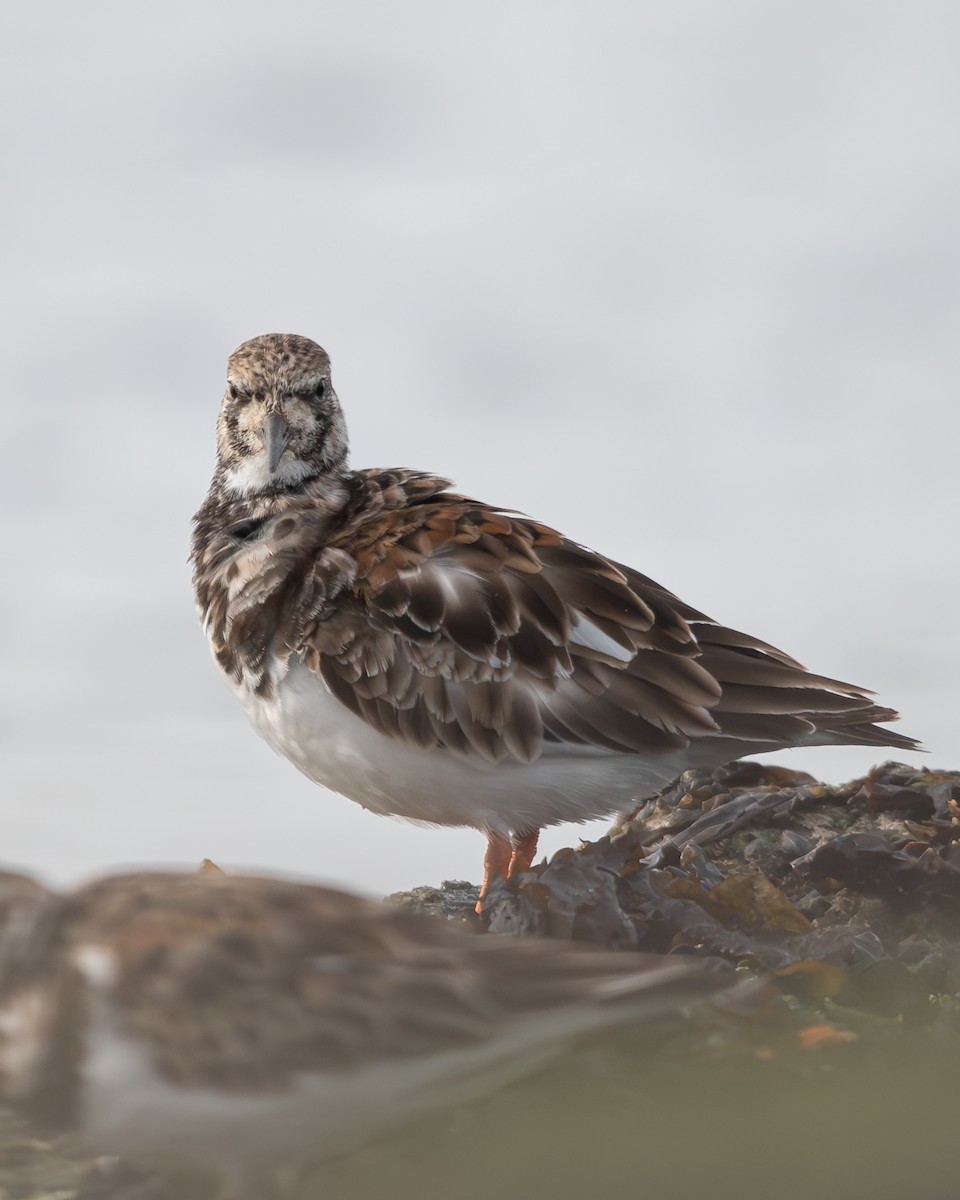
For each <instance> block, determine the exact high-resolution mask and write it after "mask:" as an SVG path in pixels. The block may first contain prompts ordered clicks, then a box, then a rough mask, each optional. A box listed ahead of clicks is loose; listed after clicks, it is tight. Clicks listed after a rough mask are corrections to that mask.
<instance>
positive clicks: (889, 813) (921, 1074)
mask: <svg viewBox="0 0 960 1200" xmlns="http://www.w3.org/2000/svg"><path fill="white" fill-rule="evenodd" d="M476 898H477V888H476V887H475V886H474V885H472V884H469V883H464V882H447V883H444V884H443V885H442V886H441V887H439V888H433V887H420V888H416V889H414V890H413V891H412V892H407V893H401V894H398V895H395V896H392V897H389V899H390V901H391V902H393V903H397V904H402V905H405V906H408V907H411V908H414V909H417V910H420V911H425V912H428V913H432V914H434V915H436V916H438V917H445V918H447V919H450V920H456V921H460V922H462V923H464V924H465V925H467V926H469V927H471V928H473V929H475V930H476V932H477V934H478V936H483V935H484V933H485V931H486V930H487V929H489V930H491V931H494V932H499V933H510V934H523V935H532V936H541V935H551V936H558V937H565V938H574V939H579V940H583V941H590V942H596V943H599V944H601V945H605V946H619V947H624V948H631V947H633V948H637V949H643V950H653V951H658V952H661V953H674V954H697V955H702V956H705V957H708V958H714V959H717V960H722V961H723V962H724V963H726V964H732V965H733V966H736V967H737V968H738V969H739V970H740V971H741V972H742V973H743V974H744V975H745V976H748V977H749V976H750V975H759V976H761V977H762V978H764V979H767V980H770V981H772V982H773V983H775V984H776V986H777V988H778V989H780V992H782V993H783V997H784V998H783V999H778V998H777V993H776V992H774V993H773V994H774V999H775V1007H776V1008H777V1009H778V1010H779V1011H772V1010H771V1007H770V1005H765V1004H762V1003H761V1004H759V1005H758V1004H756V1003H753V1002H752V1003H751V1004H749V1005H747V1006H746V1007H745V1008H743V1009H742V1010H737V1009H736V1008H733V1007H732V1008H729V1009H728V1010H726V1011H723V1012H720V1013H718V1017H717V1021H716V1022H715V1023H714V1024H713V1025H704V1024H702V1023H701V1024H700V1025H696V1024H693V1025H691V1027H690V1029H689V1031H688V1032H687V1033H686V1034H684V1035H683V1036H682V1037H679V1038H673V1039H671V1040H670V1041H669V1043H666V1044H665V1045H664V1046H662V1047H659V1048H656V1047H655V1048H651V1047H650V1046H649V1044H646V1043H641V1042H639V1041H637V1040H636V1039H633V1040H631V1038H630V1037H629V1032H628V1031H627V1032H625V1033H623V1034H622V1035H621V1036H620V1038H619V1042H618V1043H617V1045H616V1046H615V1047H614V1049H612V1050H611V1049H610V1048H609V1047H608V1048H607V1049H606V1051H605V1052H604V1055H603V1058H602V1060H591V1059H590V1058H589V1056H588V1058H587V1060H586V1061H587V1067H586V1074H584V1068H583V1066H582V1065H581V1066H579V1067H577V1066H576V1065H571V1064H567V1065H566V1066H559V1067H557V1068H556V1069H555V1070H554V1071H553V1072H552V1073H548V1074H547V1075H546V1076H544V1077H543V1078H541V1079H539V1080H531V1081H528V1082H526V1083H524V1084H522V1085H519V1086H518V1087H514V1088H511V1089H510V1090H509V1091H508V1092H507V1093H504V1094H503V1095H502V1096H500V1097H495V1098H492V1099H490V1100H488V1101H486V1102H484V1103H483V1104H481V1105H479V1106H476V1105H475V1106H471V1109H470V1114H469V1117H468V1118H467V1119H466V1122H465V1124H463V1123H458V1117H457V1114H456V1113H453V1114H450V1116H449V1120H448V1121H446V1122H444V1121H439V1122H438V1121H436V1120H435V1121H434V1122H433V1123H431V1124H429V1125H426V1126H424V1128H423V1129H422V1130H420V1131H417V1130H413V1131H411V1132H410V1133H408V1134H406V1135H404V1137H403V1138H400V1139H394V1140H393V1141H392V1142H390V1143H386V1144H383V1145H378V1146H374V1147H370V1148H368V1149H367V1150H365V1151H363V1152H362V1153H360V1154H358V1155H351V1156H350V1157H349V1158H348V1159H345V1160H343V1162H342V1163H338V1164H333V1165H332V1166H329V1167H327V1168H325V1169H324V1171H323V1173H322V1174H321V1175H320V1176H318V1178H317V1180H316V1181H315V1182H314V1183H311V1184H307V1185H305V1186H304V1188H303V1189H301V1190H298V1191H297V1193H296V1197H295V1200H313V1197H317V1198H319V1197H320V1196H331V1195H335V1196H337V1198H338V1200H361V1198H362V1200H386V1198H387V1197H389V1198H390V1200H405V1198H407V1197H409V1200H432V1197H433V1196H440V1195H452V1194H456V1195H458V1196H459V1197H460V1198H461V1200H473V1198H474V1197H476V1200H481V1198H483V1200H486V1197H487V1196H489V1195H490V1194H491V1192H493V1193H496V1194H497V1195H499V1196H501V1197H502V1200H512V1198H514V1197H517V1198H520V1197H525V1196H527V1195H529V1194H531V1193H532V1191H533V1190H534V1189H536V1191H537V1193H538V1194H541V1193H544V1192H545V1193H546V1194H549V1195H550V1196H551V1197H552V1200H566V1198H567V1197H568V1196H569V1197H571V1198H572V1197H574V1196H576V1197H578V1198H579V1197H580V1196H582V1195H583V1194H584V1192H585V1191H590V1190H593V1191H598V1190H599V1191H602V1192H603V1194H604V1195H607V1196H610V1197H611V1198H612V1200H621V1197H622V1198H623V1200H627V1198H628V1197H629V1200H634V1198H635V1196H636V1195H638V1194H641V1191H642V1194H656V1195H661V1196H663V1197H665V1198H666V1200H687V1198H688V1197H689V1196H690V1195H693V1194H700V1192H701V1191H704V1190H706V1191H708V1192H709V1194H711V1195H714V1196H717V1197H718V1198H719V1200H723V1198H724V1197H725V1196H727V1195H730V1196H731V1197H732V1196H734V1195H736V1196H737V1197H738V1200H742V1198H743V1197H750V1196H752V1195H757V1196H758V1197H759V1196H761V1195H767V1194H769V1186H770V1182H769V1181H770V1178H771V1177H774V1176H775V1178H776V1181H777V1191H778V1194H779V1195H780V1196H781V1197H782V1198H784V1200H791V1198H793V1197H797V1200H800V1198H805V1197H806V1196H808V1195H809V1194H810V1192H811V1191H812V1190H813V1189H814V1188H816V1189H817V1190H822V1186H821V1185H822V1181H823V1180H824V1179H827V1178H829V1180H831V1181H832V1184H831V1187H830V1188H828V1190H836V1191H842V1192H843V1194H844V1195H846V1196H849V1197H858V1196H861V1195H862V1196H864V1197H866V1196H868V1195H869V1196H870V1197H871V1200H886V1198H887V1197H889V1198H890V1200H894V1197H895V1198H896V1200H899V1197H900V1196H901V1195H902V1194H904V1191H905V1190H906V1191H908V1192H909V1194H910V1195H911V1196H912V1197H913V1198H914V1200H925V1198H926V1197H930V1200H933V1198H934V1197H936V1200H939V1198H940V1197H941V1196H942V1195H946V1194H951V1193H950V1191H949V1189H948V1190H945V1189H947V1179H946V1176H945V1174H944V1173H945V1172H946V1175H950V1174H951V1172H952V1162H951V1159H950V1156H949V1154H941V1153H940V1148H944V1147H946V1146H947V1145H948V1144H950V1141H949V1139H950V1138H952V1121H953V1117H952V1112H953V1107H954V1105H953V1104H952V1102H951V1100H950V1098H951V1097H952V1098H954V1099H955V1088H956V1082H955V1081H956V1079H958V1078H960V920H958V915H960V772H948V771H934V770H916V769H914V768H910V767H906V766H902V765H900V764H896V763H887V764H884V765H883V766H880V767H877V768H876V769H875V770H874V771H872V772H871V773H870V774H869V775H867V776H865V777H864V778H862V779H856V780H853V781H852V782H850V783H847V784H844V785H841V786H838V787H828V786H826V785H824V784H820V783H817V782H816V781H815V780H814V779H812V778H811V777H810V776H809V775H805V774H803V773H801V772H794V771H789V770H785V769H783V768H779V767H777V768H773V767H766V766H763V765H762V764H757V763H738V764H734V765H732V766H730V767H725V768H721V769H717V770H712V771H693V772H688V773H687V774H686V775H684V776H683V777H682V778H681V779H680V780H679V781H678V782H677V783H676V784H675V785H673V786H671V787H670V788H668V789H667V790H666V791H665V792H663V793H662V794H661V795H660V796H658V797H657V798H655V799H654V800H651V801H649V802H648V803H647V804H645V805H644V806H643V807H642V808H641V809H640V810H638V812H637V813H636V814H634V815H633V817H632V818H631V819H630V820H628V821H626V822H624V823H623V824H622V825H620V826H619V827H617V828H616V829H615V830H614V831H612V832H611V834H610V835H609V836H607V837H603V838H601V839H599V840H598V841H597V842H593V843H585V844H583V845H582V846H581V847H580V848H579V849H576V850H563V851H560V852H559V853H557V854H556V855H554V857H553V858H552V860H551V861H550V862H549V863H542V864H540V865H538V866H536V867H535V868H534V869H533V870H531V871H530V872H527V873H525V874H523V875H521V876H519V877H517V878H515V879H513V880H509V881H503V882H501V883H499V884H498V885H497V886H496V888H495V889H494V891H493V892H492V893H491V896H490V899H489V902H488V905H487V910H486V912H485V913H484V916H483V917H482V918H480V917H477V916H476V914H475V913H474V912H473V906H474V904H475V902H476ZM726 969H728V970H729V969H730V968H729V966H727V968H726ZM770 990H772V989H770ZM590 1053H600V1051H591V1052H590ZM591 1061H594V1062H595V1065H594V1066H591V1065H590V1063H591ZM596 1061H602V1066H596ZM591 1072H592V1073H591ZM461 1125H462V1127H461ZM692 1131H697V1132H696V1134H695V1135H694V1133H693V1132H692ZM438 1133H439V1135H440V1136H438ZM531 1144H541V1145H543V1146H546V1145H549V1146H550V1151H549V1154H547V1153H546V1152H542V1153H539V1154H533V1155H531V1153H530V1146H531ZM761 1144H762V1145H764V1146H765V1147H766V1148H767V1149H766V1156H765V1157H763V1158H761V1159H757V1158H756V1155H755V1153H754V1151H755V1148H756V1146H757V1145H761ZM491 1145H495V1146H497V1147H498V1152H497V1155H496V1156H495V1157H494V1159H493V1160H491V1158H490V1150H489V1147H490V1146H491ZM567 1146H569V1147H570V1150H571V1155H572V1157H571V1155H566V1153H565V1147H567ZM811 1146H815V1147H816V1149H815V1152H813V1151H811V1150H810V1149H809V1147H811ZM471 1155H474V1157H475V1158H476V1159H477V1161H476V1162H473V1164H472V1166H471V1165H470V1163H471V1161H472V1160H471ZM938 1155H939V1157H938ZM941 1159H942V1165H943V1170H942V1171H940V1169H939V1168H938V1167H937V1166H936V1164H937V1163H938V1162H940V1160H941ZM719 1163H730V1164H734V1166H732V1167H731V1168H730V1169H729V1170H728V1172H727V1175H726V1176H723V1175H722V1173H721V1174H720V1175H718V1164H719ZM754 1163H756V1167H757V1169H756V1171H753V1174H751V1171H752V1170H753V1167H752V1165H751V1164H754ZM638 1164H639V1165H638ZM498 1171H499V1175H498V1174H497V1172H498ZM771 1171H772V1172H773V1173H774V1175H773V1176H772V1175H771ZM938 1172H939V1173H938ZM754 1175H755V1176H756V1178H755V1179H754ZM640 1179H642V1180H643V1181H644V1187H643V1189H641V1190H638V1187H639V1184H638V1180H640ZM621 1185H622V1186H621ZM950 1187H952V1176H951V1182H950ZM471 1189H473V1190H471ZM174 1197H175V1200H194V1196H193V1194H192V1193H191V1192H190V1186H189V1183H188V1182H185V1183H184V1184H183V1186H182V1187H181V1186H180V1185H179V1184H178V1185H177V1188H176V1190H175V1191H174V1192H171V1191H170V1189H169V1185H167V1186H166V1190H164V1186H162V1185H158V1183H157V1181H155V1180H151V1179H144V1178H142V1177H138V1176H136V1175H133V1174H131V1173H128V1172H127V1171H125V1170H124V1169H123V1168H122V1167H121V1166H120V1165H119V1164H110V1163H93V1162H90V1161H72V1160H71V1159H70V1158H69V1157H67V1156H64V1155H63V1154H61V1153H60V1151H59V1150H58V1148H57V1146H56V1145H55V1144H48V1143H45V1142H42V1141H38V1140H36V1139H34V1138H33V1137H31V1135H30V1133H29V1131H27V1130H25V1129H24V1127H23V1126H21V1125H20V1124H18V1123H16V1122H14V1121H13V1119H12V1118H9V1117H4V1115H3V1114H2V1113H0V1200H174ZM195 1200H201V1195H200V1194H199V1193H197V1194H196V1197H195Z"/></svg>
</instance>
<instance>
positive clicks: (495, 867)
mask: <svg viewBox="0 0 960 1200" xmlns="http://www.w3.org/2000/svg"><path fill="white" fill-rule="evenodd" d="M539 840H540V830H539V829H535V830H534V831H533V833H525V834H523V835H522V836H520V837H516V836H515V837H512V838H506V837H504V836H503V835H502V834H500V833H491V834H488V836H487V853H486V854H485V855H484V858H483V886H482V887H481V888H480V899H479V900H478V901H477V909H476V911H477V912H478V913H482V912H483V898H484V896H486V894H487V892H488V891H489V890H490V881H491V880H492V879H494V878H495V877H496V876H498V875H499V876H501V877H502V878H505V879H509V878H510V877H511V876H513V875H517V874H519V873H520V872H521V871H529V870H530V867H531V866H532V865H533V856H534V855H535V854H536V852H537V842H538V841H539Z"/></svg>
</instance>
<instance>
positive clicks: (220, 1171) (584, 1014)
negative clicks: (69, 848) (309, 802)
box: [0, 871, 740, 1200]
mask: <svg viewBox="0 0 960 1200" xmlns="http://www.w3.org/2000/svg"><path fill="white" fill-rule="evenodd" d="M729 988H730V981H729V977H728V976H725V975H724V974H722V973H719V974H718V973H716V972H713V971H711V970H710V969H709V968H708V966H707V964H705V963H704V962H702V961H698V960H696V959H694V958H691V957H687V956H680V955H658V954H641V953H638V952H636V951H632V950H605V949H601V948H599V947H596V946H585V945H583V944H578V943H574V942H569V941H560V940H553V941H552V940H550V939H527V938H519V937H508V936H498V935H496V934H477V933H475V932H471V931H469V930H466V929H463V928H461V927H460V926H459V925H455V924H454V923H452V922H450V921H447V920H444V919H441V918H437V917H431V916H427V915H425V914H422V913H414V912H410V911H405V910H403V909H401V908H399V907H397V906H395V905H389V904H386V903H382V902H378V901H373V900H369V899H366V898H362V897H359V896H355V895H352V894H349V893H346V892H342V891H337V890H333V889H330V888H326V887H322V886H319V885H315V884H307V883H298V882H293V881H290V880H284V879H276V878H267V877H257V876H233V875H225V874H196V873H192V874H188V873H185V872H184V873H174V872H139V873H131V874H121V875H112V876H107V877H105V878H101V879H98V880H95V881H93V882H91V883H88V884H86V885H84V886H81V887H80V888H78V889H77V890H75V891H73V892H68V893H65V894H60V893H56V892H53V891H51V890H49V889H48V888H46V887H45V886H43V885H42V884H41V883H39V882H37V881H36V880H34V879H33V878H31V877H29V876H27V875H23V874H18V873H16V872H14V871H3V872H0V1101H2V1102H3V1103H4V1104H5V1105H7V1106H8V1107H12V1108H14V1109H15V1110H16V1111H17V1112H19V1114H20V1115H21V1116H22V1117H23V1118H24V1119H25V1120H27V1121H28V1122H30V1123H31V1126H32V1128H33V1129H35V1130H36V1131H37V1132H38V1133H41V1134H43V1135H45V1136H50V1135H56V1136H58V1138H60V1139H62V1145H63V1148H64V1150H65V1151H67V1152H72V1153H74V1154H81V1153H82V1154H93V1155H98V1156H107V1155H109V1156H116V1157H119V1158H120V1159H121V1160H122V1161H123V1162H124V1163H125V1164H126V1165H127V1166H129V1167H132V1168H135V1169H138V1170H140V1171H146V1172H148V1173H150V1174H151V1175H152V1174H153V1173H158V1175H159V1177H160V1179H161V1180H163V1179H164V1178H167V1179H172V1178H176V1177H182V1176H183V1175H187V1176H189V1177H190V1178H191V1179H193V1178H199V1179H201V1180H207V1181H208V1183H209V1186H208V1187H207V1188H206V1189H205V1190H204V1192H203V1194H204V1195H207V1196H217V1197H218V1198H219V1200H263V1198H264V1197H266V1196H271V1195H283V1194H287V1193H288V1192H289V1191H291V1190H292V1189H293V1188H294V1187H295V1186H296V1182H297V1173H298V1172H301V1173H302V1171H303V1170H305V1169H308V1168H310V1167H313V1166H316V1165H317V1164H322V1163H324V1162H326V1161H329V1160H330V1159H331V1158H334V1157H338V1156H340V1155H341V1154H345V1153H349V1152H350V1151H352V1150H353V1149H356V1148H360V1147H362V1146H363V1145H364V1144H366V1143H369V1142H371V1141H374V1140H377V1139H378V1138H381V1137H383V1136H385V1135H387V1134H389V1133H392V1132H395V1131H396V1130H397V1129H398V1128H400V1127H402V1126H403V1125H404V1124H406V1123H408V1122H415V1121H416V1120H417V1119H418V1118H427V1117H431V1116H433V1117H435V1116H436V1115H437V1114H439V1113H441V1112H443V1111H444V1110H445V1109H447V1108H448V1107H449V1106H451V1105H456V1104H460V1103H465V1102H467V1101H470V1100H473V1099H475V1098H480V1097H482V1096H484V1095H488V1094H492V1093H494V1092H496V1091H498V1090H500V1089H501V1088H503V1087H505V1086H506V1085H507V1084H509V1083H511V1082H513V1081H514V1080H516V1079H519V1078H522V1077H523V1076H525V1075H528V1074H530V1073H532V1072H535V1071H536V1070H538V1069H540V1068H542V1067H544V1066H546V1065H548V1064H549V1063H550V1062H552V1061H556V1060H558V1059H559V1058H562V1056H563V1054H564V1053H565V1052H566V1051H567V1049H568V1048H570V1047H571V1046H575V1045H576V1044H577V1042H578V1041H579V1040H582V1039H583V1038H586V1037H589V1036H590V1035H592V1034H595V1033H597V1032H598V1031H601V1030H603V1029H604V1028H608V1027H610V1028H612V1027H619V1026H622V1027H624V1028H627V1027H632V1028H634V1029H636V1031H637V1032H638V1033H642V1032H644V1031H646V1032H647V1033H656V1036H657V1037H660V1036H662V1033H663V1031H664V1028H665V1027H667V1028H668V1027H670V1026H671V1025H675V1024H676V1025H678V1026H679V1028H683V1027H685V1025H686V1023H687V1019H691V1020H701V1019H704V1018H705V1019H707V1020H712V1017H711V1013H712V1012H713V1011H714V1010H713V1005H714V1003H716V1002H719V1003H720V1005H721V1009H722V1006H723V1004H724V1003H725V1001H724V999H723V998H722V996H723V995H724V994H727V995H732V992H728V991H727V989H729ZM733 990H734V991H738V990H740V989H733ZM715 996H720V997H721V998H720V999H719V1001H715V1000H714V997H715ZM151 1194H152V1193H151ZM163 1194H164V1195H166V1194H168V1193H167V1191H164V1193H163ZM171 1194H174V1195H179V1194H180V1193H179V1192H178V1191H176V1190H174V1191H173V1192H172V1193H171ZM191 1194H192V1193H191Z"/></svg>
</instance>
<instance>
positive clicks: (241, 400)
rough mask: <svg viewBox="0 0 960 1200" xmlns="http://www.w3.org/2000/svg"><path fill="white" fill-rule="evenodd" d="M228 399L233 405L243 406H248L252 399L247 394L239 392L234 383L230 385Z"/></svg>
mask: <svg viewBox="0 0 960 1200" xmlns="http://www.w3.org/2000/svg"><path fill="white" fill-rule="evenodd" d="M230 399H231V400H233V401H234V402H235V403H237V404H240V405H244V404H249V403H250V401H251V400H252V399H253V397H252V396H251V395H250V393H249V392H241V391H240V389H239V388H238V387H237V385H236V384H235V383H231V384H230Z"/></svg>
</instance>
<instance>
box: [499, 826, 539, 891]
mask: <svg viewBox="0 0 960 1200" xmlns="http://www.w3.org/2000/svg"><path fill="white" fill-rule="evenodd" d="M539 841H540V830H539V829H535V830H534V831H533V833H525V834H524V835H523V837H518V838H511V840H510V845H511V848H512V853H511V855H510V864H509V866H508V867H507V878H508V879H509V878H510V876H511V875H517V874H519V872H520V871H529V870H530V868H531V867H532V866H533V858H534V855H535V854H536V853H537V842H539Z"/></svg>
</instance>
